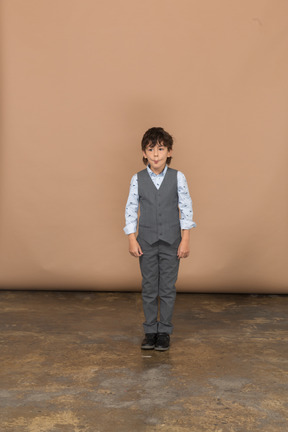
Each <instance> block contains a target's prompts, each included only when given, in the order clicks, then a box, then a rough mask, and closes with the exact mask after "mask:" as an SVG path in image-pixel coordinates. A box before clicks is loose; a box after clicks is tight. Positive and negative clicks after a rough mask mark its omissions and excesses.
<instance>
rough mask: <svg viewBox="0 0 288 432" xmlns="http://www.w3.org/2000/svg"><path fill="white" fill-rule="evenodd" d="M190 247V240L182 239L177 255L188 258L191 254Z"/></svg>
mask: <svg viewBox="0 0 288 432" xmlns="http://www.w3.org/2000/svg"><path fill="white" fill-rule="evenodd" d="M189 252H190V247H189V240H186V239H182V240H181V242H180V245H179V247H178V251H177V256H178V258H179V259H180V258H187V257H188V256H189Z"/></svg>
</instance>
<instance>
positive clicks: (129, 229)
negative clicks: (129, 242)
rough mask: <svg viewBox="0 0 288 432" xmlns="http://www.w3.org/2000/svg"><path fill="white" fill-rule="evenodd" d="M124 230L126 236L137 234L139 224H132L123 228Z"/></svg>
mask: <svg viewBox="0 0 288 432" xmlns="http://www.w3.org/2000/svg"><path fill="white" fill-rule="evenodd" d="M123 230H124V232H125V234H126V235H129V234H132V233H136V231H137V224H135V223H130V224H128V225H126V226H125V227H124V228H123Z"/></svg>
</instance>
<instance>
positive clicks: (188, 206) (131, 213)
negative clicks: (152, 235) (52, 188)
mask: <svg viewBox="0 0 288 432" xmlns="http://www.w3.org/2000/svg"><path fill="white" fill-rule="evenodd" d="M167 169H168V166H167V165H166V166H165V168H164V170H163V171H162V172H161V173H160V174H155V173H154V172H153V171H152V170H151V169H150V167H149V166H147V171H148V174H149V176H150V178H151V180H152V181H153V183H154V185H155V186H156V188H157V189H159V188H160V186H161V183H162V181H163V180H164V177H165V174H166V172H167ZM177 191H178V206H179V209H180V213H181V218H180V226H181V229H191V228H194V227H196V223H195V222H193V210H192V200H191V197H190V194H189V189H188V185H187V181H186V178H185V176H184V174H183V173H182V172H180V171H177ZM138 209H139V194H138V178H137V174H135V175H134V176H133V177H132V180H131V183H130V190H129V196H128V200H127V204H126V208H125V220H126V226H125V227H124V228H123V229H124V232H125V234H127V235H128V234H132V233H135V232H136V231H137V223H138Z"/></svg>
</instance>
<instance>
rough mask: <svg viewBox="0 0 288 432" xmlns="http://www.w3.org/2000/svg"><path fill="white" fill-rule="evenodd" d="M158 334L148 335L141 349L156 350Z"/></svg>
mask: <svg viewBox="0 0 288 432" xmlns="http://www.w3.org/2000/svg"><path fill="white" fill-rule="evenodd" d="M156 338H157V333H146V334H145V339H143V342H142V345H141V349H143V350H151V349H154V347H155V343H156Z"/></svg>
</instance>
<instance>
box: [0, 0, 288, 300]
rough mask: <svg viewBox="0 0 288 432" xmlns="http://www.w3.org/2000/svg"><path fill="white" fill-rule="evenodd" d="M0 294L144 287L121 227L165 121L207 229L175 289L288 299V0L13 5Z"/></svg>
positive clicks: (196, 236) (200, 231) (35, 1)
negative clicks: (134, 181)
mask: <svg viewBox="0 0 288 432" xmlns="http://www.w3.org/2000/svg"><path fill="white" fill-rule="evenodd" d="M1 5H2V44H3V47H2V75H1V87H2V89H1V90H2V93H1V94H2V96H1V97H2V113H1V117H2V132H1V133H2V137H1V138H2V141H1V189H0V212H1V217H0V238H1V244H0V247H1V250H0V287H1V288H20V289H21V288H40V289H46V288H52V289H60V288H61V289H69V288H75V289H95V290H98V289H99V290H109V289H112V290H118V289H120V290H122V289H125V290H139V289H140V282H141V280H140V271H139V267H138V262H137V260H136V259H135V258H132V257H130V255H129V254H128V242H127V238H126V236H125V235H124V233H123V231H122V229H123V226H124V207H125V204H126V200H127V196H128V189H129V182H130V179H131V177H132V175H133V174H134V173H135V172H137V171H138V170H140V169H142V167H143V165H142V162H141V151H140V141H141V138H142V135H143V133H144V132H145V130H146V129H148V128H149V127H152V126H162V127H164V128H166V129H167V130H168V131H169V132H170V133H171V134H172V135H173V136H174V137H175V151H174V159H173V162H172V165H171V166H172V167H173V168H177V169H179V170H181V171H183V172H184V173H185V175H186V177H187V180H188V182H189V186H190V193H191V196H192V199H193V204H194V214H195V221H196V222H197V224H198V226H197V228H196V229H194V230H192V232H191V254H190V257H189V258H188V259H187V260H183V261H181V269H180V275H179V280H178V285H177V286H178V290H179V291H180V290H182V291H209V292H225V291H230V292H273V293H281V292H287V291H288V270H287V268H288V267H287V253H288V250H287V249H288V246H287V230H288V219H287V216H288V211H287V180H288V173H287V139H288V128H287V108H288V102H287V101H288V79H287V76H288V58H287V48H288V3H287V2H284V1H280V0H277V1H273V2H272V1H271V0H270V1H267V0H243V1H231V0H219V1H214V0H206V1H205V0H204V1H200V0H198V1H196V0H180V1H176V0H146V1H137V0H136V1H135V0H123V1H118V0H117V1H116V0H113V1H100V0H99V1H97V0H81V1H79V0H57V1H56V0H54V1H48V0H25V1H23V0H2V3H1Z"/></svg>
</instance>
